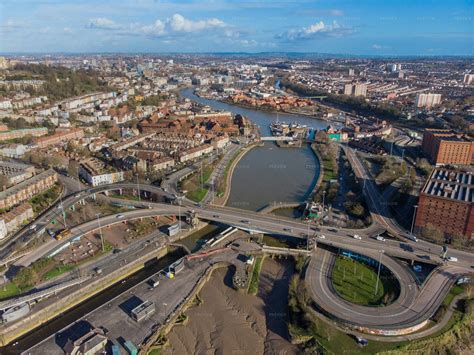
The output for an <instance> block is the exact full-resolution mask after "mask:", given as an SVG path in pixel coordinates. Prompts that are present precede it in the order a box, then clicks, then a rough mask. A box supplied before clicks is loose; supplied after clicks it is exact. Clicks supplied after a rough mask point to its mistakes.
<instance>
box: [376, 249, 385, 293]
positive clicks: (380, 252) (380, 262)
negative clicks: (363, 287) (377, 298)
mask: <svg viewBox="0 0 474 355" xmlns="http://www.w3.org/2000/svg"><path fill="white" fill-rule="evenodd" d="M383 253H385V250H382V249H381V250H379V269H378V271H377V282H376V283H375V292H374V295H376V294H377V291H378V290H379V278H380V266H381V265H382V254H383Z"/></svg>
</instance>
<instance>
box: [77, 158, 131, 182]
mask: <svg viewBox="0 0 474 355" xmlns="http://www.w3.org/2000/svg"><path fill="white" fill-rule="evenodd" d="M79 175H80V176H81V177H82V178H83V179H84V180H86V181H87V182H88V183H89V184H90V185H92V186H100V185H107V184H113V183H116V182H121V181H123V180H124V174H123V171H116V170H114V169H113V168H112V167H111V166H109V165H106V164H105V163H104V162H102V161H101V160H99V159H96V158H89V159H86V160H84V161H82V162H81V164H80V169H79Z"/></svg>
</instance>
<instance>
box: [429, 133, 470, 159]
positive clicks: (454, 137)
mask: <svg viewBox="0 0 474 355" xmlns="http://www.w3.org/2000/svg"><path fill="white" fill-rule="evenodd" d="M421 148H422V149H423V152H424V153H425V154H426V155H427V156H428V157H429V159H430V161H431V162H432V163H433V164H436V165H443V164H452V165H469V164H471V162H472V159H473V154H474V142H473V141H472V139H470V138H469V137H466V136H463V135H459V134H456V133H455V132H454V131H452V130H449V129H431V128H427V129H425V132H424V134H423V141H422V143H421Z"/></svg>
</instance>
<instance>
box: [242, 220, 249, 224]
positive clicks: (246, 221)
mask: <svg viewBox="0 0 474 355" xmlns="http://www.w3.org/2000/svg"><path fill="white" fill-rule="evenodd" d="M240 222H242V223H245V224H250V221H249V220H247V219H243V220H241V221H240Z"/></svg>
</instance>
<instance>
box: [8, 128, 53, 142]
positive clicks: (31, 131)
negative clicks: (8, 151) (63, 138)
mask: <svg viewBox="0 0 474 355" xmlns="http://www.w3.org/2000/svg"><path fill="white" fill-rule="evenodd" d="M47 134H48V129H47V128H45V127H39V128H24V129H14V130H11V131H6V132H0V141H8V140H11V139H18V138H23V137H26V136H33V137H41V136H45V135H47Z"/></svg>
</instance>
